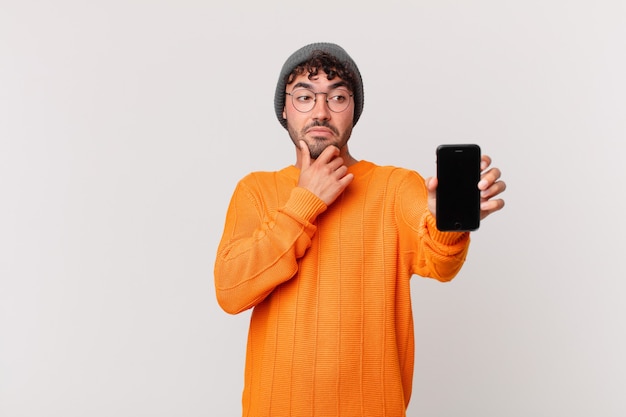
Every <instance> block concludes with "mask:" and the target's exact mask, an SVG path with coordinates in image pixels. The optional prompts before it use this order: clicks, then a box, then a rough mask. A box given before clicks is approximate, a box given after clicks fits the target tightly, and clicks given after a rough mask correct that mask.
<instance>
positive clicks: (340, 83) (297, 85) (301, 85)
mask: <svg viewBox="0 0 626 417" xmlns="http://www.w3.org/2000/svg"><path fill="white" fill-rule="evenodd" d="M338 87H346V88H348V89H349V87H348V83H347V82H345V81H343V80H341V81H337V82H336V83H334V84H331V85H330V86H329V90H332V89H334V88H338ZM296 88H306V89H307V90H312V89H313V85H312V84H309V83H305V82H303V81H300V82H297V83H295V84H294V85H293V89H292V91H293V90H295V89H296Z"/></svg>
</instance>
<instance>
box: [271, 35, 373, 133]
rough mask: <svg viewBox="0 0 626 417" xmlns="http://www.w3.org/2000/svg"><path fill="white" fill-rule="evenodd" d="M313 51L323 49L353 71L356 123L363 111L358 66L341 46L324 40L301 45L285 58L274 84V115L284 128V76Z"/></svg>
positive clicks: (285, 125)
mask: <svg viewBox="0 0 626 417" xmlns="http://www.w3.org/2000/svg"><path fill="white" fill-rule="evenodd" d="M315 51H323V52H326V53H327V54H330V55H332V56H334V57H335V58H337V59H339V60H340V61H342V62H343V63H344V64H346V67H347V68H348V69H349V70H351V71H352V72H353V73H354V75H355V77H354V78H355V81H356V86H355V91H353V93H354V120H353V123H352V125H353V126H354V125H356V122H357V121H358V120H359V117H361V112H362V111H363V80H362V79H361V73H360V72H359V68H358V67H357V66H356V63H355V62H354V61H353V60H352V58H350V55H348V53H347V52H346V51H345V50H344V49H343V48H342V47H341V46H339V45H335V44H334V43H326V42H319V43H312V44H309V45H306V46H303V47H302V48H300V49H298V50H297V51H296V52H294V53H293V54H291V56H290V57H289V58H287V61H285V64H284V65H283V68H282V69H281V71H280V76H279V77H278V84H277V85H276V93H275V94H274V110H276V117H277V118H278V121H279V122H280V124H281V125H283V127H284V128H285V129H286V128H287V120H285V119H283V110H284V108H285V87H286V85H285V77H287V76H288V75H289V74H291V71H293V69H294V68H295V67H297V66H298V65H300V64H302V63H304V62H306V61H307V60H308V59H309V58H310V57H311V55H312V54H313V52H315Z"/></svg>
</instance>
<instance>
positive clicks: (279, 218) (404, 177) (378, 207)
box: [215, 161, 469, 417]
mask: <svg viewBox="0 0 626 417" xmlns="http://www.w3.org/2000/svg"><path fill="white" fill-rule="evenodd" d="M350 171H351V172H353V173H354V175H355V179H354V181H353V182H352V183H351V184H350V185H349V186H348V188H347V189H346V190H345V191H344V193H343V194H342V195H341V196H340V197H339V198H338V199H337V200H336V201H335V202H334V203H333V204H331V205H330V206H326V205H325V204H324V203H323V202H322V201H321V200H319V199H318V198H317V197H316V196H314V195H313V194H312V193H310V192H309V191H307V190H305V189H303V188H299V187H297V181H298V177H299V170H298V169H297V168H296V167H293V166H290V167H287V168H285V169H283V170H281V171H278V172H257V173H252V174H250V175H248V176H246V177H245V178H243V179H242V180H241V181H240V182H239V184H238V185H237V188H236V190H235V192H234V194H233V197H232V200H231V203H230V207H229V209H228V213H227V216H226V222H225V229H224V234H223V236H222V240H221V242H220V245H219V248H218V253H217V258H216V262H215V288H216V294H217V299H218V302H219V303H220V305H221V307H222V308H223V309H224V310H225V311H227V312H228V313H232V314H234V313H238V312H241V311H244V310H246V309H249V308H252V307H254V310H253V312H252V317H251V321H250V329H249V335H248V347H247V358H246V367H245V386H244V391H243V398H242V403H243V415H244V416H245V417H265V416H272V417H296V416H324V417H329V416H348V417H353V416H358V417H363V416H367V417H370V416H371V417H374V416H393V417H399V416H404V415H405V414H406V407H407V405H408V402H409V398H410V396H411V385H412V378H413V352H414V340H413V318H412V312H411V299H410V285H409V284H410V277H411V276H412V275H413V274H418V275H421V276H427V277H433V278H436V279H438V280H440V281H448V280H450V279H452V278H453V277H454V276H455V275H456V273H457V272H458V271H459V269H460V268H461V266H462V264H463V262H464V260H465V256H466V254H467V250H468V245H469V234H468V233H456V232H454V233H442V232H439V231H438V230H437V228H436V227H435V221H434V218H433V217H432V215H431V214H430V212H429V211H428V208H427V191H426V188H425V185H424V180H423V178H422V177H420V176H419V175H418V174H417V173H416V172H414V171H410V170H406V169H402V168H394V167H380V166H376V165H374V164H372V163H370V162H366V161H361V162H359V163H357V164H355V165H353V166H351V167H350Z"/></svg>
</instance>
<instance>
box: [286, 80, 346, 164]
mask: <svg viewBox="0 0 626 417" xmlns="http://www.w3.org/2000/svg"><path fill="white" fill-rule="evenodd" d="M308 75H309V74H308V73H305V74H303V75H300V76H298V77H296V78H295V79H294V81H293V82H292V83H291V84H289V85H287V87H286V89H285V91H286V92H287V93H289V94H294V93H296V94H297V93H298V90H301V89H306V90H310V91H312V92H313V93H328V92H330V91H332V90H335V89H340V90H341V89H343V91H348V92H349V93H350V94H352V92H351V91H349V89H348V86H347V84H346V83H345V82H344V81H343V80H342V79H340V78H337V77H335V78H334V79H332V80H328V79H327V76H326V73H325V72H323V71H319V72H318V75H317V76H315V77H313V78H312V79H309V78H308ZM289 94H287V95H286V96H285V109H284V111H283V117H285V118H286V119H287V130H288V132H289V136H290V137H291V140H292V141H293V143H294V144H295V145H296V147H300V143H299V142H300V140H304V141H305V142H306V143H307V145H308V146H309V151H310V153H311V158H313V159H316V158H317V157H318V156H319V155H320V154H321V153H322V151H323V150H324V149H326V147H327V146H329V145H334V146H336V147H338V148H339V149H342V148H343V147H344V146H346V144H347V143H348V139H349V138H350V135H351V134H352V124H353V121H354V100H353V98H352V97H350V98H349V100H350V103H349V105H348V107H347V108H346V109H345V110H343V111H341V112H333V111H332V110H330V108H329V107H328V103H327V102H326V99H327V94H316V95H315V98H316V101H315V104H314V106H313V109H312V110H310V111H308V112H306V113H303V112H301V111H298V110H297V109H296V108H295V107H294V104H293V99H292V96H290V95H289ZM329 99H330V98H329Z"/></svg>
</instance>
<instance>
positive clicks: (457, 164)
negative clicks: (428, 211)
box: [436, 144, 480, 231]
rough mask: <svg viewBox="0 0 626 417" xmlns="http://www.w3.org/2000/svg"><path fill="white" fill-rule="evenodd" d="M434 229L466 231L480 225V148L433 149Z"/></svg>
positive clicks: (461, 146) (449, 147)
mask: <svg viewBox="0 0 626 417" xmlns="http://www.w3.org/2000/svg"><path fill="white" fill-rule="evenodd" d="M437 179H438V182H439V184H438V186H437V203H436V206H437V207H436V211H437V229H439V230H441V231H470V230H476V229H478V227H479V225H480V190H479V189H478V182H479V181H480V147H479V146H478V145H474V144H463V145H441V146H439V147H438V148H437Z"/></svg>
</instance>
